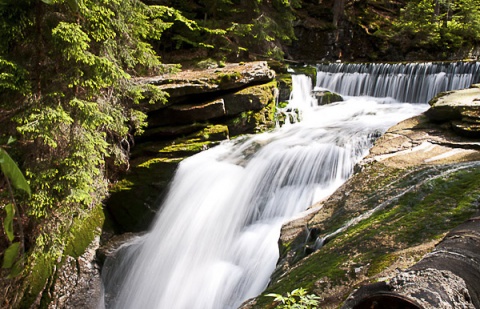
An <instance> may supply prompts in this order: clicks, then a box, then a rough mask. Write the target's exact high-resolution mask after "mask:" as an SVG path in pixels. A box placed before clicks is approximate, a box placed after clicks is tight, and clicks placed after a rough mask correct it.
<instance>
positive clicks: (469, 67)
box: [317, 62, 480, 103]
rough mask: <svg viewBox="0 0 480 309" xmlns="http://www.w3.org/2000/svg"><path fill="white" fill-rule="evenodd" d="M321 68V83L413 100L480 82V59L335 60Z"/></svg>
mask: <svg viewBox="0 0 480 309" xmlns="http://www.w3.org/2000/svg"><path fill="white" fill-rule="evenodd" d="M317 70H318V71H317V87H320V88H326V89H329V90H331V91H333V92H337V93H339V94H341V95H347V96H373V97H391V98H393V99H395V100H397V101H399V102H410V103H419V102H421V103H426V102H428V101H429V100H430V99H432V98H433V97H434V96H435V95H436V94H437V93H440V92H443V91H447V90H456V89H464V88H468V87H470V85H472V84H475V83H478V82H480V63H479V62H454V63H392V64H390V63H368V64H359V63H357V64H355V63H350V64H349V63H346V64H344V63H332V64H322V65H318V67H317Z"/></svg>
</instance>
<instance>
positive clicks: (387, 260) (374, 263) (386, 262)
mask: <svg viewBox="0 0 480 309" xmlns="http://www.w3.org/2000/svg"><path fill="white" fill-rule="evenodd" d="M397 259H398V257H397V256H396V255H394V254H391V253H387V254H379V255H376V256H374V257H373V258H372V259H371V262H370V267H369V268H368V272H367V276H369V277H371V276H374V275H376V274H378V273H380V272H382V271H383V270H384V269H386V268H387V267H389V266H390V265H392V264H393V262H395V261H396V260H397Z"/></svg>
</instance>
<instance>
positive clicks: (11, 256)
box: [0, 138, 31, 269]
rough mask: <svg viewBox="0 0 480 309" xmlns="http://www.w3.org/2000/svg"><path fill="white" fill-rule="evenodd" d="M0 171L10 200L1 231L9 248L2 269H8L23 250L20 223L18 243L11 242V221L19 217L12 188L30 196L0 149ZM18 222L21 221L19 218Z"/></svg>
mask: <svg viewBox="0 0 480 309" xmlns="http://www.w3.org/2000/svg"><path fill="white" fill-rule="evenodd" d="M12 142H13V139H12V138H9V141H8V144H11V143H12ZM0 170H1V172H2V174H3V175H4V176H5V179H6V182H7V184H8V191H10V192H9V193H10V200H11V202H10V203H8V204H6V205H4V207H3V209H4V210H5V213H6V214H5V218H4V220H3V229H4V231H5V235H6V236H7V239H8V242H9V244H10V246H9V247H8V248H7V249H6V250H5V252H4V253H3V263H2V268H6V269H10V268H12V267H13V265H14V264H15V262H16V261H17V257H18V254H19V253H20V252H21V253H22V254H23V250H24V238H23V226H22V224H21V223H19V224H18V225H19V229H20V233H19V234H20V236H19V238H20V242H13V241H14V239H15V231H14V222H13V221H14V218H15V215H16V214H18V216H19V217H20V216H21V214H20V213H19V211H18V208H17V206H16V202H15V198H14V193H13V190H12V189H13V188H12V186H13V187H14V188H16V189H18V190H23V191H25V192H26V193H28V195H29V196H30V195H31V191H30V186H29V184H28V182H27V181H26V179H25V177H24V176H23V173H22V172H21V171H20V169H19V168H18V166H17V164H16V163H15V161H13V159H12V158H11V157H10V156H9V155H8V153H7V152H6V151H5V150H4V149H3V148H0ZM19 220H21V217H20V219H19Z"/></svg>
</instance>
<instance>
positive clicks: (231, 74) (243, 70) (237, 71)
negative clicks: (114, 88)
mask: <svg viewBox="0 0 480 309" xmlns="http://www.w3.org/2000/svg"><path fill="white" fill-rule="evenodd" d="M274 77H275V72H274V71H273V70H271V69H270V68H269V66H268V64H267V62H265V61H255V62H245V63H228V64H226V65H225V66H224V67H222V68H211V69H205V70H184V71H180V72H178V73H175V74H167V75H162V76H155V77H143V78H138V79H137V82H138V83H140V84H151V85H155V86H157V87H158V88H159V89H161V90H163V91H165V92H167V93H168V94H169V100H168V104H167V105H172V104H176V103H179V102H185V101H188V100H191V99H192V97H193V98H194V97H195V96H197V95H199V94H200V95H202V96H204V97H205V96H209V95H210V94H212V93H215V92H227V91H230V92H232V91H235V90H239V89H242V88H244V87H247V86H249V85H255V84H263V83H267V82H269V81H271V80H273V78H274ZM148 108H149V109H150V110H152V109H156V108H162V106H161V105H152V106H149V107H148Z"/></svg>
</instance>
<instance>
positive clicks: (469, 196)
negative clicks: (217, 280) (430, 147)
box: [256, 164, 480, 308]
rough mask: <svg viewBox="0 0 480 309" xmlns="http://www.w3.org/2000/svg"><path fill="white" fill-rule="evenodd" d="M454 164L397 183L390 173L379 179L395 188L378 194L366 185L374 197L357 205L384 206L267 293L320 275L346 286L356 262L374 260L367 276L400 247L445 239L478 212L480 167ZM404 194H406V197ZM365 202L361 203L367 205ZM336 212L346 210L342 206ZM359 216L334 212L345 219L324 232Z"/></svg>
mask: <svg viewBox="0 0 480 309" xmlns="http://www.w3.org/2000/svg"><path fill="white" fill-rule="evenodd" d="M377 165H378V164H373V165H372V166H371V167H368V168H369V169H370V168H375V167H376V166H377ZM378 166H379V167H381V165H378ZM452 168H453V167H452V166H440V167H425V168H421V169H419V170H418V171H403V172H400V173H399V174H400V175H397V177H398V178H397V177H395V178H397V179H398V180H397V181H392V177H390V175H388V174H385V175H384V177H378V180H381V179H383V178H386V179H389V181H384V183H388V186H389V187H390V188H389V189H388V190H387V188H385V190H381V191H379V192H377V193H374V190H375V188H367V189H366V191H367V195H369V194H370V200H368V199H367V200H363V201H361V200H359V201H357V203H359V204H361V205H363V204H368V205H370V206H369V208H372V207H375V206H378V205H379V204H380V203H387V204H386V205H385V208H384V209H383V210H380V211H378V212H375V213H373V215H371V216H370V217H369V218H368V219H365V220H363V221H360V222H359V223H358V224H355V225H353V226H351V227H350V228H348V229H347V230H346V231H345V232H343V233H341V234H339V235H338V236H336V237H334V238H333V239H332V240H330V241H329V242H328V243H327V244H326V245H325V246H324V247H323V248H321V249H320V250H319V251H317V252H315V253H313V254H312V255H310V256H308V257H306V258H304V259H303V260H302V261H301V264H300V265H297V266H296V267H294V268H292V269H291V271H290V272H289V273H288V274H287V275H285V276H284V277H281V279H280V280H278V281H277V282H273V283H272V284H271V286H270V287H269V288H268V290H267V291H266V293H269V292H275V293H279V294H282V293H286V292H288V291H290V290H291V289H292V288H295V287H300V286H302V287H307V288H308V287H313V286H317V284H318V280H319V279H320V278H326V279H325V280H326V281H328V282H329V284H332V285H333V286H335V285H342V282H344V281H346V280H347V279H348V278H351V277H352V276H355V274H352V271H351V267H352V263H355V265H359V266H367V265H369V264H370V266H369V267H368V270H367V275H368V276H373V275H376V274H378V273H380V272H381V271H383V270H384V269H386V268H387V267H389V266H390V265H392V264H393V263H394V262H395V261H396V260H397V255H396V252H397V251H399V250H403V249H406V248H410V247H413V246H417V245H420V244H423V243H426V242H429V241H431V240H435V239H440V238H441V237H443V235H444V234H445V233H446V232H447V231H449V230H450V229H452V228H454V227H455V226H458V225H459V224H461V223H462V222H464V221H465V220H466V219H468V218H470V217H471V216H472V215H474V214H475V213H476V212H477V211H478V208H479V207H478V201H479V200H480V167H478V166H476V167H469V168H467V169H460V170H457V171H453V172H452V171H451V170H452ZM385 171H386V169H385V168H379V169H377V173H378V174H379V175H382V174H383V173H384V172H385ZM394 171H395V170H394ZM370 172H371V174H359V177H360V176H363V177H368V176H367V175H369V176H370V177H372V176H373V175H374V174H375V173H373V170H370ZM373 183H375V182H373ZM380 183H382V182H381V181H380ZM363 189H364V188H359V190H363ZM368 192H371V193H368ZM400 192H407V193H405V194H403V195H402V194H400ZM374 200H375V202H374V203H373V201H374ZM361 205H359V207H363V206H361ZM337 212H342V211H341V208H339V209H338V210H337ZM358 215H359V213H355V214H353V213H351V214H350V215H348V214H347V213H345V212H343V215H340V216H337V217H335V216H333V217H332V220H341V224H339V223H338V222H337V223H335V224H331V225H330V228H329V229H328V231H325V234H328V232H332V231H333V230H334V229H332V227H334V226H335V227H338V226H339V225H340V226H341V225H343V224H345V222H346V221H347V220H348V219H349V216H350V217H353V216H358ZM334 218H335V219H334ZM325 280H324V281H325ZM350 292H351V291H350ZM264 299H266V298H260V299H259V305H258V306H256V308H264V307H262V306H264V305H265V304H266V302H264ZM270 301H271V300H270Z"/></svg>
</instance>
